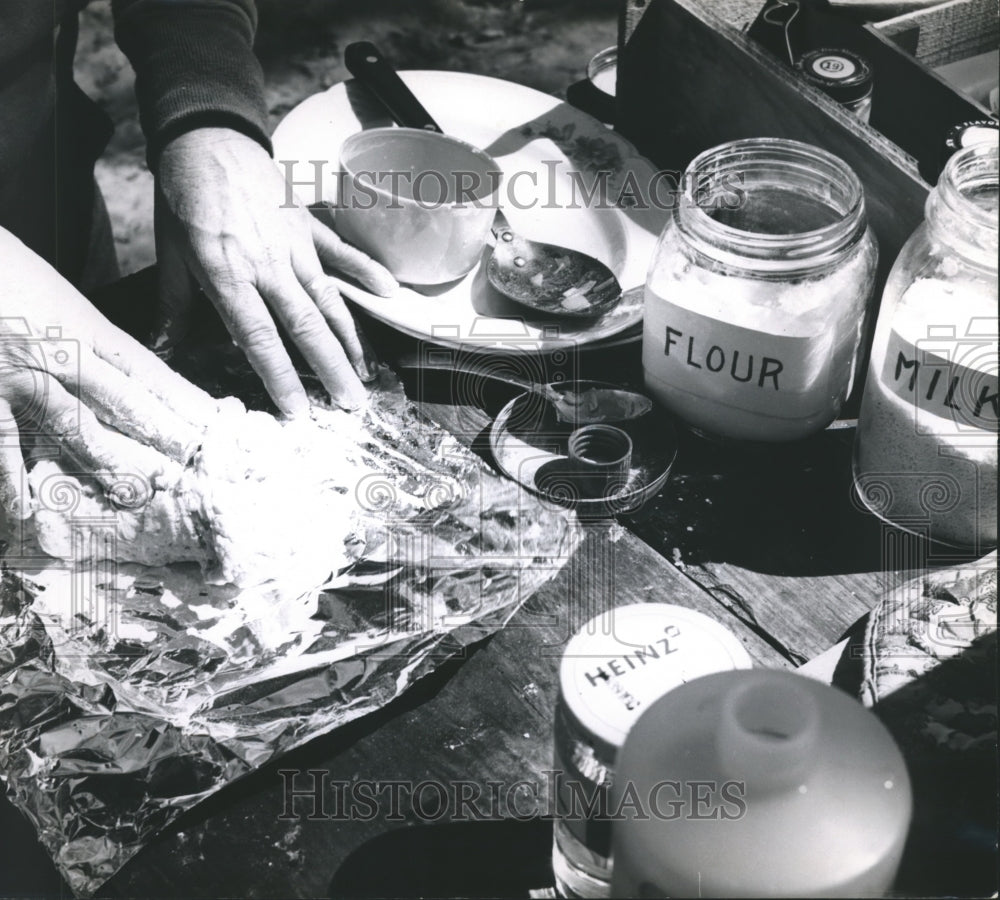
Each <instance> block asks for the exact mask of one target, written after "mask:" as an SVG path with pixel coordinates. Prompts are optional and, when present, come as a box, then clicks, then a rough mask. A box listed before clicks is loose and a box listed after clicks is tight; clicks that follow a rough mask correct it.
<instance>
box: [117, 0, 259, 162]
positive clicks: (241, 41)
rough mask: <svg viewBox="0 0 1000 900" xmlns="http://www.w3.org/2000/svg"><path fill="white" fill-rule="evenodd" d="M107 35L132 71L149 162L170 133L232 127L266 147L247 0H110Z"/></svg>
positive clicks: (254, 19) (250, 6)
mask: <svg viewBox="0 0 1000 900" xmlns="http://www.w3.org/2000/svg"><path fill="white" fill-rule="evenodd" d="M112 8H113V10H114V15H115V36H116V39H117V41H118V43H119V45H120V46H121V48H122V50H123V51H124V52H125V54H126V55H127V56H128V58H129V60H130V61H131V63H132V66H133V68H134V69H135V72H136V96H137V98H138V102H139V115H140V121H141V123H142V127H143V131H144V132H145V134H146V140H147V143H148V151H147V156H148V159H149V163H150V167H151V168H153V169H154V170H155V169H156V167H157V164H158V161H159V156H160V152H161V151H162V149H163V147H164V146H165V145H166V144H167V143H168V142H169V141H170V140H171V139H173V138H174V137H176V136H177V135H179V134H183V133H184V132H186V131H191V130H193V129H195V128H199V127H203V126H216V127H228V128H233V129H235V130H236V131H239V132H241V133H243V134H246V135H248V136H249V137H251V138H253V139H254V140H255V141H257V142H258V143H260V144H261V145H262V146H263V147H265V148H266V149H267V150H268V151H269V152H270V149H271V148H270V141H269V139H268V134H267V107H266V104H265V102H264V87H263V74H262V72H261V68H260V64H259V63H258V61H257V58H256V57H255V56H254V53H253V38H254V30H255V28H256V25H257V13H256V9H255V7H254V4H253V0H113V2H112Z"/></svg>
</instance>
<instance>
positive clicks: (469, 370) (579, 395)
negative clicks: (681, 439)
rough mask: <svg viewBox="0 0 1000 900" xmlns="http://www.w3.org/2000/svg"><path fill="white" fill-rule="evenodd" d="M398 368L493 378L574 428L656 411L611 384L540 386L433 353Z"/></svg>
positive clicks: (404, 359) (409, 358) (408, 356)
mask: <svg viewBox="0 0 1000 900" xmlns="http://www.w3.org/2000/svg"><path fill="white" fill-rule="evenodd" d="M395 367H396V368H397V369H418V370H420V371H427V370H431V369H432V370H436V371H441V372H451V373H452V374H454V375H471V376H474V377H477V378H489V379H493V380H494V381H500V382H502V383H503V384H509V385H512V386H514V387H517V388H520V389H521V390H523V391H526V392H528V393H531V394H538V395H539V396H540V397H542V398H544V399H545V401H546V402H547V403H549V404H550V406H551V407H552V409H553V410H554V411H555V414H556V419H557V420H558V421H559V422H562V423H563V424H566V425H572V426H573V427H574V428H576V427H579V426H580V425H595V424H611V423H614V422H629V421H631V420H633V419H638V418H639V417H641V416H644V415H645V414H646V413H648V412H649V411H650V410H651V409H652V408H653V401H652V400H650V399H649V398H648V397H646V396H645V395H643V394H638V393H636V392H635V391H627V390H624V389H623V388H617V387H615V386H614V385H610V384H602V383H601V382H592V381H586V382H579V381H554V382H550V383H549V384H538V383H537V382H534V381H530V380H529V379H527V378H520V377H518V376H517V375H513V374H511V373H510V372H506V371H497V370H494V369H490V368H489V367H487V366H483V367H482V368H480V367H477V366H468V365H461V364H458V365H455V364H454V363H452V362H444V361H441V360H439V359H436V358H435V357H434V356H433V355H431V354H419V355H418V354H413V353H405V354H403V355H402V356H400V357H399V359H397V360H396V362H395Z"/></svg>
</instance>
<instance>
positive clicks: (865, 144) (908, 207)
mask: <svg viewBox="0 0 1000 900" xmlns="http://www.w3.org/2000/svg"><path fill="white" fill-rule="evenodd" d="M636 2H639V0H630V3H636ZM643 5H644V6H645V4H643ZM643 12H644V14H643V15H642V17H641V19H640V20H639V21H638V23H637V24H636V26H635V29H634V31H632V32H631V34H630V35H629V36H628V38H627V40H626V42H625V44H624V46H623V47H622V48H621V50H620V55H619V68H618V96H617V103H618V108H617V128H618V130H619V131H621V132H622V133H623V134H624V135H625V136H626V137H628V138H629V139H630V140H632V141H633V142H634V143H635V144H636V146H637V147H638V149H639V151H640V152H641V153H643V154H644V155H645V156H647V157H649V158H650V159H651V160H652V161H653V162H654V163H655V164H657V165H658V166H660V167H662V168H664V169H671V170H683V169H684V168H685V167H686V166H687V164H688V163H689V162H690V161H691V159H693V158H694V157H695V156H696V155H697V154H698V153H700V152H701V151H702V150H705V149H707V148H708V147H712V146H715V145H717V144H721V143H723V142H725V141H730V140H735V139H739V138H748V137H765V136H766V137H781V138H790V139H793V140H799V141H805V142H807V143H810V144H814V145H817V146H820V147H823V148H825V149H826V150H828V151H830V152H831V153H834V154H835V155H837V156H839V157H840V158H841V159H843V160H844V161H845V162H846V163H847V164H848V165H849V166H851V168H852V169H853V170H854V171H855V172H856V173H857V175H858V177H859V178H860V179H861V182H862V184H863V186H864V189H865V196H866V202H867V207H868V215H869V220H870V222H871V224H872V228H873V230H874V231H875V234H876V237H877V239H878V242H879V250H880V258H879V272H878V277H877V284H876V290H875V297H876V298H877V297H879V296H881V289H882V286H883V285H884V282H885V278H886V275H887V274H888V270H889V268H890V267H891V265H892V263H893V261H894V260H895V258H896V256H897V254H898V253H899V250H900V248H901V247H902V245H903V243H904V242H905V241H906V239H907V238H908V237H909V236H910V234H911V233H912V232H913V230H914V229H915V228H916V227H917V226H918V225H919V224H920V222H921V221H922V220H923V215H924V203H925V201H926V198H927V192H928V190H929V188H928V185H927V184H926V182H924V180H923V179H922V178H921V177H920V175H919V173H918V171H917V168H916V165H915V163H914V161H913V160H912V159H910V158H909V157H908V156H907V155H906V154H904V153H902V152H901V151H900V150H899V148H898V147H897V146H896V145H895V144H893V143H892V142H891V141H889V140H888V139H886V138H885V137H884V136H883V135H882V134H880V133H879V132H877V131H875V130H874V129H873V128H870V127H868V126H867V125H865V124H864V123H862V122H861V121H860V120H858V119H857V118H856V117H855V116H853V115H851V114H850V113H848V112H846V111H845V110H844V109H843V108H842V107H841V106H840V105H839V104H837V103H835V102H834V101H832V100H830V99H829V98H828V97H827V96H826V95H825V94H823V93H821V92H820V91H818V90H814V89H813V88H811V87H809V86H808V85H807V84H805V83H804V82H803V81H802V80H801V79H800V78H798V77H797V76H796V75H795V73H794V72H793V71H792V70H790V69H789V68H788V67H787V66H785V65H783V64H782V63H780V62H779V61H778V60H777V59H775V58H774V57H773V56H772V55H771V54H770V53H768V52H766V51H764V50H762V49H761V48H760V47H759V46H757V45H756V44H755V43H754V42H753V41H751V40H750V39H749V38H748V37H747V36H746V35H745V34H743V33H742V32H741V31H739V30H737V29H736V28H734V27H733V26H732V25H730V24H728V23H727V22H725V21H723V20H721V19H720V18H719V17H718V16H716V15H715V14H714V12H713V11H712V10H710V9H709V8H708V7H707V6H706V5H704V4H701V3H698V2H695V0H651V2H650V3H649V4H648V8H645V9H644V10H643Z"/></svg>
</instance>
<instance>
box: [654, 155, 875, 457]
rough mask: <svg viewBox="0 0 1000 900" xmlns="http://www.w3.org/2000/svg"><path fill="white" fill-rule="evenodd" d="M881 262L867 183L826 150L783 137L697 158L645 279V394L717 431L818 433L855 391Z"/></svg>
mask: <svg viewBox="0 0 1000 900" xmlns="http://www.w3.org/2000/svg"><path fill="white" fill-rule="evenodd" d="M877 257H878V251H877V248H876V244H875V239H874V237H873V235H872V232H871V230H870V228H869V227H868V221H867V215H866V212H865V199H864V192H863V191H862V188H861V183H860V182H859V180H858V178H857V176H856V175H855V174H854V172H853V171H852V170H851V169H850V168H849V167H848V166H847V165H846V163H844V162H843V161H841V160H840V159H838V158H837V157H835V156H833V155H832V154H830V153H827V152H826V151H824V150H821V149H819V148H817V147H812V146H810V145H808V144H803V143H799V142H798V141H789V140H782V139H777V138H753V139H748V140H740V141H733V142H731V143H727V144H722V145H721V146H718V147H714V148H712V149H711V150H708V151H706V152H704V153H702V154H701V155H699V156H697V157H696V158H695V159H694V160H693V161H692V163H691V164H690V166H688V169H687V171H686V172H685V175H684V185H683V191H682V192H681V194H680V196H679V202H678V204H677V205H676V207H675V208H674V210H673V211H672V214H671V217H670V220H669V221H668V223H667V225H666V227H665V229H664V231H663V234H662V235H661V236H660V240H659V242H658V244H657V248H656V252H655V254H654V257H653V261H652V264H651V266H650V270H649V276H648V278H647V282H646V295H645V315H644V331H643V345H642V357H643V369H644V372H645V379H646V387H647V390H648V391H649V392H650V393H652V394H653V395H654V396H655V397H656V398H657V399H658V400H659V401H660V403H662V404H663V406H665V407H666V408H667V409H668V410H670V411H671V412H673V413H675V414H677V415H678V416H679V417H681V418H682V419H684V420H685V421H687V422H688V423H689V424H691V425H693V426H694V427H696V428H697V429H699V430H701V431H704V432H708V433H711V434H714V435H720V436H723V437H729V438H740V439H749V440H760V441H785V440H793V439H797V438H801V437H805V436H806V435H808V434H811V433H813V432H816V431H819V430H821V429H823V428H824V427H825V426H826V425H828V424H829V423H830V422H831V421H833V419H835V418H836V416H837V414H838V413H839V411H840V408H841V406H842V404H843V402H844V400H845V398H846V397H847V395H848V394H849V392H850V390H851V385H852V382H853V379H854V371H855V365H856V358H857V350H858V346H859V344H860V340H861V334H862V331H863V327H864V321H865V314H866V310H867V306H868V301H869V296H870V293H871V288H872V284H873V281H874V277H875V265H876V261H877Z"/></svg>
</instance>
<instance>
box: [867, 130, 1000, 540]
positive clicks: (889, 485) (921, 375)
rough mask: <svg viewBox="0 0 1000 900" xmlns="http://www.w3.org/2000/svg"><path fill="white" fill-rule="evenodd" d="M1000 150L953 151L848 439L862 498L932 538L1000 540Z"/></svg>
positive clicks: (890, 301) (882, 318)
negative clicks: (999, 311) (999, 494)
mask: <svg viewBox="0 0 1000 900" xmlns="http://www.w3.org/2000/svg"><path fill="white" fill-rule="evenodd" d="M997 160H998V151H997V146H996V144H995V143H994V144H992V145H988V144H980V145H974V146H970V147H966V148H964V149H962V150H959V151H958V152H957V153H956V154H955V155H954V156H952V157H951V159H949V160H948V163H947V165H946V166H945V168H944V171H943V172H942V173H941V177H940V179H939V180H938V184H937V187H936V188H935V189H934V190H933V191H931V193H930V195H929V196H928V198H927V206H926V208H925V215H926V219H925V221H924V223H923V224H922V225H921V226H920V227H919V228H918V229H917V230H916V232H914V234H913V235H912V236H911V237H910V239H909V241H907V243H906V245H905V246H904V247H903V250H902V251H901V252H900V254H899V257H898V258H897V259H896V262H895V264H894V265H893V268H892V272H891V273H890V274H889V280H888V282H887V283H886V286H885V291H884V293H883V295H882V305H881V308H880V311H879V320H878V325H877V326H876V329H875V337H874V341H873V344H872V357H871V365H870V366H869V370H868V380H867V381H866V383H865V392H864V396H863V398H862V402H861V413H860V416H859V418H858V432H857V439H856V442H855V448H854V449H855V459H854V476H855V485H856V487H857V491H858V495H859V496H860V498H861V500H862V501H863V502H864V503H865V505H866V506H867V507H868V508H869V509H870V510H872V512H874V513H876V514H877V515H879V516H881V517H882V518H883V519H886V520H888V521H890V522H892V523H893V524H894V525H897V526H899V527H901V528H904V529H906V530H908V531H911V532H915V533H919V534H923V535H925V536H927V537H929V538H931V539H932V540H935V541H938V542H941V543H946V544H952V545H958V546H962V547H969V548H974V549H976V550H978V551H981V552H984V551H985V550H987V549H989V547H991V546H995V545H996V542H997V420H998V414H1000V399H998V382H997V375H998V369H1000V362H998V358H997V353H998V342H997V332H998V329H997V250H998V228H997V211H998V182H1000V179H998V161H997Z"/></svg>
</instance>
